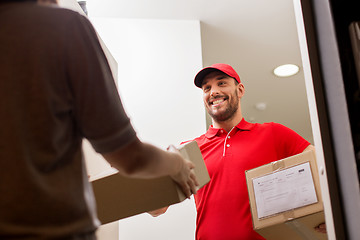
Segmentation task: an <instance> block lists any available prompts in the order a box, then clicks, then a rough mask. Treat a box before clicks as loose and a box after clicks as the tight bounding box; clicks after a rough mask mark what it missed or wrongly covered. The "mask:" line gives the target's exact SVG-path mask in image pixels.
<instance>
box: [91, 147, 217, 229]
mask: <svg viewBox="0 0 360 240" xmlns="http://www.w3.org/2000/svg"><path fill="white" fill-rule="evenodd" d="M179 151H180V154H181V155H182V156H183V157H184V158H186V159H188V160H190V161H192V162H193V163H195V169H194V171H195V175H196V177H197V180H198V182H199V184H200V185H199V188H201V187H202V186H204V185H205V184H206V183H208V182H209V181H210V177H209V174H208V171H207V169H206V166H205V163H204V160H203V158H202V155H201V152H200V149H199V147H198V145H197V143H196V142H195V141H193V142H189V143H187V144H184V145H181V146H180V148H179ZM92 186H93V191H94V194H95V199H96V204H97V213H98V218H99V219H100V221H101V223H102V224H106V223H110V222H113V221H116V220H119V219H122V218H126V217H130V216H133V215H136V214H140V213H144V212H148V211H151V210H155V209H159V208H162V207H165V206H169V205H172V204H175V203H179V202H182V201H183V200H185V199H186V197H185V195H184V194H183V192H182V191H181V190H180V188H179V187H178V185H177V184H176V183H175V182H174V181H173V180H172V179H171V178H170V177H169V176H165V177H160V178H155V179H135V178H127V177H124V176H122V175H120V174H117V173H115V174H112V175H109V176H106V177H103V178H100V179H97V180H94V181H92Z"/></svg>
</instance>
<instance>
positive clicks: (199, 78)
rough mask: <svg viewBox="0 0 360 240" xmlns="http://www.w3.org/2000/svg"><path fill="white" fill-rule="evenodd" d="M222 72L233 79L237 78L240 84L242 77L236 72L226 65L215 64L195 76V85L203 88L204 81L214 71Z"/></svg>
mask: <svg viewBox="0 0 360 240" xmlns="http://www.w3.org/2000/svg"><path fill="white" fill-rule="evenodd" d="M217 70H219V71H221V72H223V73H225V74H227V75H229V76H230V77H232V78H235V80H236V81H237V82H238V83H240V77H239V75H238V74H237V73H236V71H235V70H234V69H233V68H232V67H231V66H230V65H228V64H225V63H215V64H213V65H211V66H210V67H205V68H203V69H202V70H201V71H200V72H198V73H197V74H196V76H195V79H194V83H195V85H196V86H197V87H199V88H201V84H202V81H203V80H204V77H205V76H206V75H208V74H209V73H211V72H214V71H217Z"/></svg>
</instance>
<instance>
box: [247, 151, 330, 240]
mask: <svg viewBox="0 0 360 240" xmlns="http://www.w3.org/2000/svg"><path fill="white" fill-rule="evenodd" d="M246 181H247V187H248V193H249V200H250V208H251V214H252V219H253V227H254V230H255V231H257V232H258V233H259V234H260V235H262V236H263V237H265V238H266V239H267V240H283V239H284V240H285V239H286V240H288V239H291V240H298V239H299V240H304V239H311V240H316V239H319V240H320V239H321V240H324V239H327V234H324V233H318V232H316V231H315V230H314V228H315V227H316V226H318V225H319V224H320V223H324V222H325V218H324V212H323V203H322V197H321V192H320V183H319V175H318V171H317V164H316V155H315V151H314V150H311V151H307V152H303V153H300V154H297V155H294V156H292V157H288V158H285V159H282V160H279V161H276V162H272V163H269V164H266V165H263V166H261V167H258V168H255V169H251V170H248V171H246Z"/></svg>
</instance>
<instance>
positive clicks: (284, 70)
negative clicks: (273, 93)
mask: <svg viewBox="0 0 360 240" xmlns="http://www.w3.org/2000/svg"><path fill="white" fill-rule="evenodd" d="M299 69H300V68H299V67H298V66H297V65H295V64H284V65H281V66H278V67H277V68H275V69H274V74H275V75H276V76H278V77H290V76H293V75H295V74H297V73H298V72H299Z"/></svg>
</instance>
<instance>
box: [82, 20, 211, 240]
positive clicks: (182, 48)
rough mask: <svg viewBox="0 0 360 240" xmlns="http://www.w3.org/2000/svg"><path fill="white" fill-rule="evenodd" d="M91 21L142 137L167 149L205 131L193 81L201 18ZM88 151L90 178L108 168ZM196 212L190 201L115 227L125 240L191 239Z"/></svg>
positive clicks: (198, 92) (198, 93) (198, 57)
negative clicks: (114, 64)
mask: <svg viewBox="0 0 360 240" xmlns="http://www.w3.org/2000/svg"><path fill="white" fill-rule="evenodd" d="M90 20H91V21H92V23H93V24H94V26H95V28H96V30H97V31H98V33H99V34H100V36H101V38H102V39H103V41H104V42H105V44H106V46H107V47H108V49H109V50H110V52H111V53H112V55H113V56H114V58H115V59H116V61H117V63H118V88H119V92H120V96H121V98H122V101H123V104H124V107H125V110H126V112H127V114H128V115H129V117H130V118H131V121H132V124H133V126H134V128H135V129H136V131H137V133H138V136H139V138H140V139H142V140H143V141H146V142H150V143H152V144H154V145H156V146H158V147H160V148H163V149H165V148H166V147H167V146H168V145H169V144H174V145H178V144H179V143H180V142H181V141H184V140H189V139H192V138H194V137H196V136H198V135H200V134H202V133H204V132H205V130H206V126H205V110H204V108H203V104H202V97H201V90H200V89H197V88H196V87H195V86H194V84H193V78H194V76H195V74H196V73H197V71H198V70H199V69H200V68H201V67H202V59H201V39H200V23H199V21H192V20H190V21H180V20H177V21H176V20H130V19H111V18H91V17H90ZM85 154H86V157H87V161H88V167H89V173H90V175H91V176H94V175H99V174H101V173H102V172H103V171H106V169H108V168H109V166H108V165H107V164H106V163H104V162H101V161H103V160H100V162H99V159H101V157H100V156H99V155H97V154H94V153H93V152H91V150H90V149H89V148H86V153H85ZM94 163H96V164H95V165H94ZM99 163H100V167H99ZM119 191H121V189H119ZM195 216H196V211H195V206H194V202H193V199H191V200H185V201H184V202H182V203H180V204H176V205H173V206H171V207H170V208H169V210H168V212H167V213H166V214H164V215H163V216H160V217H158V218H153V217H151V216H150V215H148V214H141V215H138V216H134V217H130V218H127V219H124V220H121V221H119V224H118V225H117V226H115V227H113V228H112V229H115V231H117V229H119V236H120V238H119V239H121V240H137V239H139V240H140V239H141V240H143V239H158V240H161V239H164V240H165V239H166V240H169V239H172V240H177V239H178V240H190V239H194V232H195ZM100 231H104V230H103V229H101V230H100ZM101 235H102V236H105V235H103V234H101ZM102 239H103V240H109V237H108V236H107V237H106V239H105V237H101V236H99V240H102Z"/></svg>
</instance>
